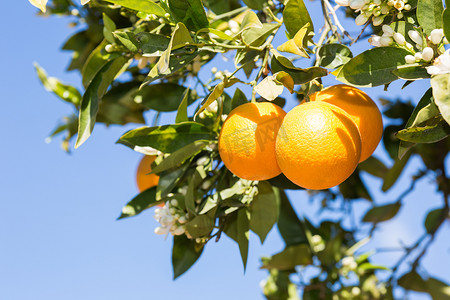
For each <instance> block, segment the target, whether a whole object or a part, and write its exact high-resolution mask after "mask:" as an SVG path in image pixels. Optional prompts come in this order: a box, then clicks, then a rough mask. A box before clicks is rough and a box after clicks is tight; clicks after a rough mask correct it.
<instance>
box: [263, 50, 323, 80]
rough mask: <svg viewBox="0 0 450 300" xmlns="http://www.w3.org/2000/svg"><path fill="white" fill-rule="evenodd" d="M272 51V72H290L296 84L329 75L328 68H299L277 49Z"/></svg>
mask: <svg viewBox="0 0 450 300" xmlns="http://www.w3.org/2000/svg"><path fill="white" fill-rule="evenodd" d="M271 52H272V54H273V56H272V60H271V64H270V66H271V69H272V72H273V73H277V72H281V71H284V72H286V73H288V74H289V75H291V77H292V79H293V80H294V84H303V83H307V82H310V81H311V80H313V79H315V78H318V77H323V76H326V75H328V71H327V70H326V69H323V68H319V67H311V68H306V69H301V68H297V67H295V66H294V65H293V64H292V62H291V61H290V60H289V59H288V58H286V57H284V56H282V55H281V54H279V53H278V52H277V51H275V50H271Z"/></svg>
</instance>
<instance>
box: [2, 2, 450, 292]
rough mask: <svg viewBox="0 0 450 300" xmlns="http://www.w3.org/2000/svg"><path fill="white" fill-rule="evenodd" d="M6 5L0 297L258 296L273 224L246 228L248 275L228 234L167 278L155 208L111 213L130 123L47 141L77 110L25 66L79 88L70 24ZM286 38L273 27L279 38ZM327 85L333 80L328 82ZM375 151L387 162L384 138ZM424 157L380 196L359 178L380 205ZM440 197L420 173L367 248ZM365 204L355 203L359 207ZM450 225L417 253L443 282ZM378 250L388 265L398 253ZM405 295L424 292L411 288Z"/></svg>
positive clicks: (122, 180)
mask: <svg viewBox="0 0 450 300" xmlns="http://www.w3.org/2000/svg"><path fill="white" fill-rule="evenodd" d="M8 3H9V4H6V7H4V11H5V12H8V13H6V14H4V16H3V17H2V18H1V21H0V22H1V25H2V28H5V30H4V32H3V37H2V46H1V47H0V54H1V55H0V57H1V60H2V64H1V65H2V68H1V69H0V79H1V85H0V90H1V92H2V97H1V98H2V100H1V103H2V111H3V113H2V116H1V117H0V133H1V137H2V142H1V145H2V147H0V167H1V169H2V172H1V173H0V187H1V188H0V202H1V207H2V209H3V213H2V217H1V218H0V240H1V241H2V246H1V247H0V290H1V291H2V299H7V300H25V299H27V300H28V299H46V300H53V299H55V300H56V299H65V300H72V299H74V300H75V299H77V300H78V299H83V300H90V299H108V300H114V299H129V300H138V299H174V300H175V299H180V298H184V299H192V298H196V299H211V298H214V299H216V300H220V299H231V298H234V299H262V296H261V292H260V289H259V282H260V281H261V280H262V279H264V278H265V277H266V275H267V274H266V272H265V271H260V270H258V268H259V266H260V263H259V257H260V256H263V255H270V254H273V253H275V252H278V251H280V250H281V249H282V247H283V244H282V242H281V239H280V237H279V235H278V233H277V232H276V230H273V231H272V232H271V233H270V234H269V236H268V238H267V241H266V243H265V245H264V246H260V244H259V240H258V239H257V237H256V236H254V235H252V236H251V241H250V243H251V244H250V256H249V261H248V267H247V272H246V274H245V275H244V274H243V269H242V263H241V260H240V257H239V252H238V249H237V246H236V245H235V244H234V242H232V241H231V240H230V239H228V238H226V237H223V238H222V239H221V241H220V242H219V243H217V244H215V243H211V244H209V245H208V246H207V248H206V251H205V252H204V253H203V256H202V258H201V259H200V260H199V262H197V264H196V265H195V266H194V267H193V268H192V269H191V270H190V271H189V272H188V273H186V274H185V275H184V276H182V277H181V278H179V279H178V280H176V281H175V282H174V281H172V270H171V258H170V257H171V244H172V243H171V240H170V238H169V239H168V240H164V238H163V237H161V236H157V235H155V234H154V233H153V229H154V228H155V227H156V226H157V224H156V221H154V219H153V217H152V211H147V212H145V213H143V214H142V215H141V216H139V217H136V218H131V219H127V220H122V221H116V218H117V216H118V215H119V213H120V210H121V208H122V206H123V205H124V204H125V203H126V202H127V201H128V200H130V199H131V198H132V197H133V196H134V195H135V194H136V193H137V191H136V187H135V182H134V172H135V168H136V166H137V164H138V161H139V159H140V155H139V154H137V153H134V152H133V151H131V150H129V149H128V148H126V147H123V146H121V145H116V144H115V141H116V140H117V138H118V137H119V136H120V135H121V134H122V133H123V132H125V131H126V130H128V129H131V128H134V125H128V126H125V127H118V126H112V127H110V128H108V129H106V128H105V127H104V126H97V127H96V128H95V131H94V135H93V136H92V138H91V139H90V140H89V141H88V142H87V143H85V144H84V145H83V146H82V147H80V148H79V149H77V150H76V151H73V153H72V155H67V154H66V153H65V152H63V151H62V150H61V149H60V147H59V141H58V140H55V141H54V142H52V143H50V144H46V143H45V138H46V137H47V136H48V133H49V132H50V131H51V130H52V129H53V128H54V127H55V125H56V123H57V120H58V119H59V118H61V117H62V116H64V115H67V114H69V113H71V112H72V111H71V108H70V107H69V106H68V105H66V104H64V103H62V102H60V101H59V100H58V99H57V98H56V97H55V96H53V95H51V94H49V93H47V92H46V91H45V90H44V88H43V87H42V86H41V84H40V83H39V81H38V79H37V76H36V75H35V71H34V68H33V65H32V63H33V62H34V61H37V62H39V64H40V65H41V66H42V67H44V68H45V69H46V70H47V72H48V73H49V74H50V75H51V76H56V77H59V78H60V79H62V80H63V81H65V82H68V83H71V84H74V85H76V86H79V85H80V84H79V81H80V78H79V76H78V74H76V73H73V72H72V73H65V72H64V70H65V68H66V66H67V64H68V61H69V58H70V54H69V53H65V52H61V51H60V50H59V49H60V47H61V45H62V43H63V42H64V40H65V39H66V37H67V36H68V34H69V33H70V32H73V29H71V28H69V27H68V26H67V20H65V19H61V18H56V17H52V18H39V17H36V16H35V12H36V9H35V8H34V7H32V6H31V5H29V4H28V2H27V1H10V2H8ZM307 5H308V6H309V7H312V8H313V10H310V11H317V12H318V11H319V10H318V7H317V5H316V4H313V5H312V6H311V3H307ZM19 16H20V18H19ZM316 19H317V18H315V19H314V20H316ZM320 22H321V21H318V23H317V24H315V25H316V27H317V28H319V27H320V26H321V24H320ZM345 23H347V24H348V22H347V21H346V22H344V24H345ZM282 38H283V37H282V35H281V34H280V35H279V37H278V40H279V41H281V40H282ZM360 44H361V46H358V47H355V48H354V49H353V50H354V53H358V51H361V49H363V48H365V47H367V44H366V43H365V42H361V43H360ZM211 67H212V66H211ZM219 67H222V68H225V67H224V66H223V65H219ZM230 70H231V69H230ZM231 71H232V70H231ZM326 83H327V84H333V83H335V82H334V81H332V79H331V78H330V79H327V80H326ZM427 84H428V83H427V82H422V83H418V84H414V85H413V86H412V87H411V88H410V89H407V90H405V91H404V92H403V91H400V90H399V86H400V84H394V88H392V89H391V92H389V93H385V92H383V90H382V88H376V89H373V90H366V91H367V92H368V93H369V94H370V95H371V96H372V97H373V98H374V99H377V98H378V97H379V96H385V97H387V96H390V97H395V96H399V95H402V96H404V97H410V98H411V100H412V101H414V102H417V101H418V99H419V97H420V96H421V94H422V93H423V91H424V90H425V88H426V86H427ZM171 117H173V116H168V117H167V118H166V119H164V120H163V121H166V122H169V121H170V118H171ZM376 155H377V156H378V157H380V158H381V159H383V160H385V161H386V154H385V153H384V151H383V149H382V146H380V147H379V148H378V149H377V151H376ZM420 164H421V162H420V160H418V159H413V160H412V161H411V162H410V163H409V164H408V166H407V169H406V172H405V174H404V175H403V176H402V178H401V180H400V181H399V182H398V183H397V184H396V186H395V187H394V188H393V189H392V191H390V192H389V193H387V194H381V193H377V192H376V191H379V190H380V186H381V184H382V183H381V182H380V181H379V180H376V179H373V178H372V177H370V176H369V175H367V176H366V175H364V176H366V178H367V179H368V182H369V184H370V189H371V191H372V193H373V195H374V198H375V199H376V202H377V203H380V204H381V203H388V202H391V201H393V200H394V199H396V196H398V195H399V194H401V193H402V192H403V190H404V189H406V187H407V186H408V184H409V181H408V177H409V175H411V174H412V173H413V172H414V171H415V170H416V169H417V167H418V166H420ZM447 166H449V160H448V159H447ZM289 195H290V196H291V199H292V202H293V205H294V206H295V208H296V210H297V212H299V213H300V214H303V213H304V214H305V215H307V216H309V217H310V218H312V219H315V220H317V216H316V215H314V213H313V212H314V208H315V207H317V204H314V203H313V204H311V203H309V200H308V198H307V196H306V194H305V193H302V192H295V193H294V192H292V193H289ZM441 201H442V200H441V199H440V196H439V195H437V194H436V192H435V187H434V186H432V185H431V184H430V182H428V181H427V179H425V180H423V181H421V182H420V183H419V184H418V186H417V187H416V192H415V193H413V194H411V195H410V196H408V197H406V198H405V200H404V203H405V204H406V205H405V206H404V207H403V208H402V210H401V211H400V215H399V216H398V217H397V218H395V219H394V220H392V221H389V222H386V223H385V224H384V225H383V226H382V231H380V233H381V232H383V233H384V234H383V235H381V234H379V235H377V236H376V238H375V241H374V242H373V244H374V245H377V246H380V245H382V246H387V245H392V244H391V243H397V245H398V241H399V240H400V239H401V240H402V241H403V242H405V243H406V244H410V243H411V242H412V241H414V240H415V238H417V236H420V234H422V233H423V231H424V229H423V225H422V224H423V220H424V217H425V216H426V212H427V211H428V210H430V209H432V208H437V207H439V206H440V205H441V203H442V202H441ZM367 208H368V205H367V204H366V203H363V202H361V203H360V204H358V209H359V210H358V214H359V215H362V214H363V213H364V211H365V210H366V209H367ZM449 233H450V228H449V226H448V224H447V226H446V227H445V228H444V229H441V230H440V231H439V233H438V236H437V242H435V244H434V245H433V247H432V248H431V249H430V250H429V252H428V253H427V255H426V256H425V258H424V260H423V262H424V266H425V267H426V270H427V271H428V272H429V274H432V275H437V274H439V275H440V277H441V278H442V279H445V280H446V281H447V282H450V274H449V273H448V266H449V265H450V259H449V253H448V251H449V247H448V242H447V243H446V242H445V239H446V238H445V237H446V236H448V234H449ZM374 258H375V260H376V262H380V263H386V264H389V263H392V261H393V259H395V256H394V255H392V256H387V257H386V256H384V255H377V256H375V257H374ZM446 266H447V267H446ZM411 299H427V298H425V297H423V296H422V295H415V296H414V297H413V298H411Z"/></svg>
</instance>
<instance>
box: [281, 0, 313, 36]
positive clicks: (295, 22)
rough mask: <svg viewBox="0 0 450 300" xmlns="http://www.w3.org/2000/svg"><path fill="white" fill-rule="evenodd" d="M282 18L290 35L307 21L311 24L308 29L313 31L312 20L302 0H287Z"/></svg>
mask: <svg viewBox="0 0 450 300" xmlns="http://www.w3.org/2000/svg"><path fill="white" fill-rule="evenodd" d="M283 20H284V24H285V26H286V30H287V31H288V33H289V35H290V36H291V37H293V36H294V35H295V34H296V33H297V31H299V30H300V29H301V28H302V27H303V26H305V24H307V23H309V24H311V26H310V27H309V29H310V31H312V32H314V26H313V22H312V20H311V17H310V16H309V13H308V10H307V9H306V6H305V3H303V0H289V2H288V3H287V4H286V7H285V8H284V11H283Z"/></svg>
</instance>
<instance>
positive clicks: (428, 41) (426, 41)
mask: <svg viewBox="0 0 450 300" xmlns="http://www.w3.org/2000/svg"><path fill="white" fill-rule="evenodd" d="M382 30H383V34H382V35H381V36H377V35H372V36H371V37H370V38H369V43H370V44H371V45H372V46H375V47H386V46H391V45H396V46H398V47H402V48H405V49H407V50H408V51H410V52H411V54H408V55H406V56H405V62H406V63H407V64H415V63H423V64H430V63H432V65H429V66H427V67H426V68H427V72H428V74H430V75H437V74H445V73H450V50H447V51H445V52H444V50H443V49H444V48H443V44H448V40H447V39H446V38H445V36H444V31H443V29H441V28H438V29H434V30H432V31H431V33H430V35H429V36H425V35H424V34H422V33H421V32H419V31H417V30H414V29H413V30H409V31H408V36H409V38H410V39H411V41H413V42H414V45H412V44H411V43H409V42H407V41H406V38H405V36H404V35H403V34H401V33H399V32H395V31H394V29H392V28H391V27H390V26H388V25H383V27H382Z"/></svg>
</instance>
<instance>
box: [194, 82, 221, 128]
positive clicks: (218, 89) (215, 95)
mask: <svg viewBox="0 0 450 300" xmlns="http://www.w3.org/2000/svg"><path fill="white" fill-rule="evenodd" d="M224 88H225V83H224V82H220V83H219V84H217V85H216V86H215V87H214V89H213V91H212V92H211V93H210V94H209V95H208V97H206V99H204V100H203V101H202V103H201V104H202V106H201V107H200V108H199V109H198V110H197V112H196V113H195V115H194V120H196V118H197V116H198V115H199V114H200V113H201V112H202V111H204V110H205V109H206V108H207V107H208V106H209V105H210V104H211V103H213V102H214V101H216V100H217V98H219V97H220V96H221V95H222V93H223V90H224Z"/></svg>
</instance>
